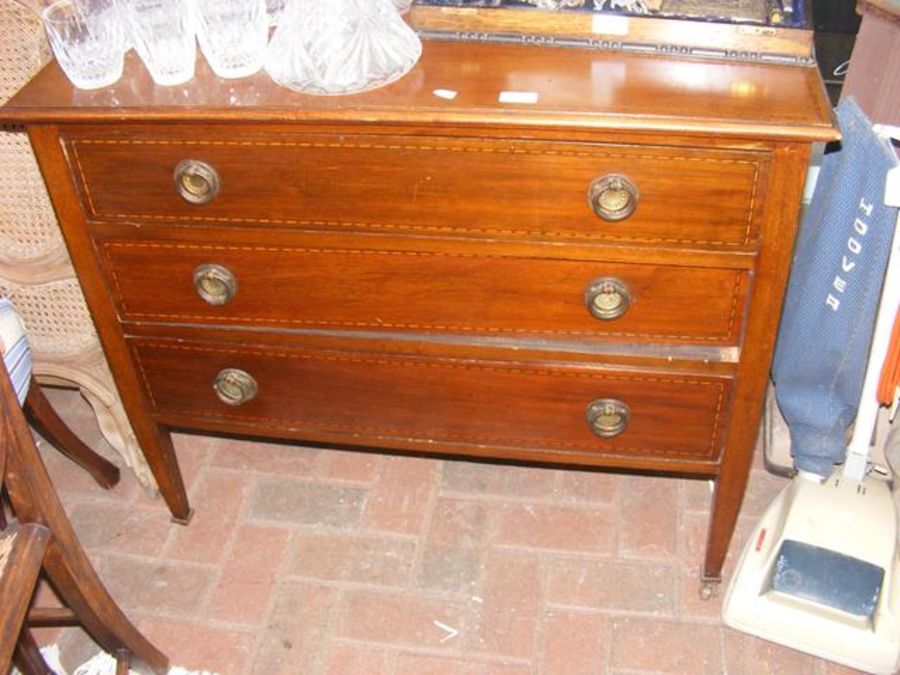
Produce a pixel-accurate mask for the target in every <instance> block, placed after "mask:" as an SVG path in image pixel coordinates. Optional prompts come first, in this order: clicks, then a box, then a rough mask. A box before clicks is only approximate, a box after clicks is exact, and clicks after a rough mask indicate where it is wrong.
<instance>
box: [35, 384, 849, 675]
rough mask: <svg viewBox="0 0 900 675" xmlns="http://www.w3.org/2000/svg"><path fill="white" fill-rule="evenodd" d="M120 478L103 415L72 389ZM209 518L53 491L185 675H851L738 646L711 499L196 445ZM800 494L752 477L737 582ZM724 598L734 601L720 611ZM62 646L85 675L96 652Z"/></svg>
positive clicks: (83, 482) (88, 433)
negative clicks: (759, 536) (713, 553)
mask: <svg viewBox="0 0 900 675" xmlns="http://www.w3.org/2000/svg"><path fill="white" fill-rule="evenodd" d="M51 397H52V400H53V402H54V405H55V406H56V407H57V409H58V410H59V412H60V414H61V415H62V416H63V417H64V418H66V419H67V420H68V421H69V423H70V424H71V425H72V427H73V428H75V429H76V430H77V431H78V433H79V434H80V435H81V436H82V437H83V438H84V439H85V440H86V441H88V442H89V443H91V444H92V445H93V446H94V447H97V448H98V449H100V450H101V451H102V452H103V453H104V454H106V455H107V456H109V457H110V458H111V459H113V460H114V461H116V462H117V463H121V462H120V460H119V458H118V456H117V455H115V453H114V452H113V451H111V450H110V449H109V447H108V446H106V444H105V443H104V442H103V441H102V439H101V437H100V435H99V431H98V430H97V428H96V423H95V422H94V419H93V417H92V415H91V414H90V410H89V408H88V407H87V405H86V404H85V403H84V402H83V401H82V400H81V398H80V397H79V396H78V395H77V394H76V393H74V392H70V391H65V390H54V391H52V392H51ZM175 447H176V450H177V453H178V458H179V461H180V463H181V466H182V470H183V472H184V476H185V481H186V483H187V488H188V491H189V495H190V497H191V502H192V505H193V507H194V509H195V510H196V515H195V517H194V519H193V521H192V522H191V523H190V525H189V526H188V527H181V526H177V525H173V524H171V523H170V522H169V518H168V513H167V511H166V509H165V507H164V506H163V504H162V501H161V500H160V499H158V498H154V496H153V495H149V494H147V493H145V491H144V490H143V489H142V488H141V487H140V486H139V485H138V484H137V482H136V481H135V479H134V477H133V475H132V474H131V473H130V472H129V471H128V470H123V479H122V482H121V484H120V485H119V486H117V487H116V488H115V489H113V490H111V491H108V492H107V491H104V490H101V489H99V488H98V487H96V486H95V485H94V483H93V482H92V481H91V480H90V479H89V478H88V477H87V476H86V475H85V474H84V473H82V472H81V471H80V470H79V469H77V468H76V467H75V466H74V465H72V464H71V463H69V462H68V461H67V460H65V459H64V458H63V457H62V456H61V455H59V454H58V453H56V452H53V451H50V450H48V449H46V448H43V454H44V457H45V459H46V462H47V465H48V468H49V470H50V474H51V476H52V478H53V480H54V482H55V484H56V485H57V489H58V491H59V493H60V496H61V498H62V500H63V503H64V504H65V506H66V508H67V510H68V511H69V513H70V515H71V518H72V521H73V523H74V525H75V528H76V530H77V532H78V534H79V535H80V536H81V539H82V542H83V543H84V545H85V547H86V548H87V550H88V553H89V555H90V556H91V558H92V560H93V561H94V563H95V565H96V566H97V569H98V571H99V573H100V575H101V577H102V579H103V580H104V582H105V583H106V584H107V586H108V588H109V589H110V591H111V592H112V593H113V595H114V596H115V597H116V598H117V600H118V601H119V603H120V604H121V605H122V606H123V607H124V608H125V610H126V611H127V613H128V614H129V616H131V617H132V619H133V620H134V621H135V622H136V623H137V624H138V626H139V627H140V628H141V629H143V630H144V631H145V632H146V633H147V635H148V636H149V637H150V638H151V639H152V640H153V641H154V642H155V643H156V644H157V645H158V646H159V647H160V648H161V649H163V650H164V651H165V652H166V653H168V654H169V656H170V658H171V660H172V663H173V664H177V665H181V666H185V667H188V668H192V669H207V670H210V671H214V672H217V673H219V674H220V675H230V674H243V673H254V674H259V675H274V674H277V673H286V674H303V675H306V674H311V675H318V674H323V675H324V674H328V675H332V674H349V675H355V674H357V673H358V674H360V675H380V674H384V675H443V674H447V675H526V674H546V675H557V674H558V675H580V674H582V673H584V674H587V673H597V674H599V673H617V674H620V675H626V674H637V673H684V674H686V675H702V674H703V673H731V674H734V675H741V674H747V675H757V674H761V673H785V674H789V675H802V674H804V673H810V674H815V675H838V674H846V673H849V672H850V671H848V670H847V669H844V668H840V667H838V666H834V665H832V664H828V663H826V662H824V661H820V660H817V659H813V658H811V657H809V656H806V655H803V654H800V653H797V652H794V651H791V650H788V649H784V648H781V647H778V646H776V645H773V644H770V643H767V642H762V641H759V640H755V639H752V638H750V637H749V636H746V635H743V634H741V633H737V632H734V631H732V630H730V629H728V628H725V627H724V626H723V624H722V622H721V620H720V618H719V612H720V608H721V598H720V597H719V598H715V599H713V600H711V601H708V602H704V601H701V600H700V599H699V597H698V589H699V581H698V578H699V577H698V575H699V569H700V561H701V557H702V551H703V545H704V538H705V533H706V524H707V513H708V502H709V496H710V485H709V483H708V482H707V481H700V480H686V479H667V478H654V477H637V476H633V475H625V474H616V473H599V472H584V471H561V470H555V469H546V468H525V467H520V466H511V465H498V464H477V463H470V462H462V461H449V460H448V461H442V460H436V459H420V458H411V457H403V456H392V455H382V454H376V453H361V452H360V453H357V452H346V451H336V450H326V449H309V448H304V447H301V446H298V445H291V444H276V443H262V442H256V441H247V440H234V439H225V438H217V437H209V436H200V435H187V434H178V435H176V436H175ZM783 484H784V481H783V479H780V478H776V477H773V476H771V475H769V474H767V473H765V472H764V471H763V470H762V469H761V468H760V467H756V468H754V470H753V474H752V477H751V481H750V491H749V493H748V496H747V499H746V502H745V508H744V510H743V512H742V515H741V520H740V524H739V528H738V532H737V535H736V541H735V543H734V544H733V545H732V547H731V551H730V553H729V559H728V565H727V573H728V574H730V572H731V568H732V565H733V564H734V562H735V558H736V557H737V554H738V552H739V550H740V546H741V545H742V542H743V539H744V537H745V534H746V532H747V531H748V529H749V528H750V527H752V524H753V522H754V520H755V518H756V517H757V516H758V515H760V513H761V512H762V510H763V509H764V508H765V506H766V505H767V504H768V503H769V501H770V500H771V499H772V498H773V497H774V495H775V494H776V493H777V492H778V490H779V489H780V488H781V486H782V485H783ZM720 596H721V594H720ZM40 639H41V640H42V641H44V642H47V641H52V640H56V641H57V642H58V643H59V644H60V646H61V647H62V650H63V662H64V665H66V666H67V667H69V668H72V667H73V666H74V665H77V664H78V663H81V662H82V661H84V660H86V659H87V658H88V657H89V656H91V655H93V653H95V652H96V647H95V646H94V645H93V644H92V643H91V642H90V641H89V640H88V639H87V638H86V637H85V636H84V634H83V633H82V632H81V631H79V630H76V629H71V630H66V631H64V632H62V633H57V632H54V631H49V630H44V631H41V632H40Z"/></svg>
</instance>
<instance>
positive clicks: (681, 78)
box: [2, 43, 834, 580]
mask: <svg viewBox="0 0 900 675" xmlns="http://www.w3.org/2000/svg"><path fill="white" fill-rule="evenodd" d="M509 91H515V92H519V93H522V92H528V96H525V97H513V99H514V100H529V101H533V103H513V104H509V103H501V102H499V101H500V100H501V99H500V94H501V92H509ZM447 92H455V96H449V95H448V94H447ZM2 117H3V118H4V119H7V120H11V121H16V122H19V123H24V124H25V125H26V126H27V128H28V132H29V134H30V137H31V140H32V143H33V145H34V147H35V149H36V152H37V155H38V157H39V161H40V163H41V167H42V170H43V173H44V177H45V179H46V181H47V183H48V186H49V189H50V192H51V195H52V198H53V201H54V205H55V207H56V210H57V212H58V214H59V216H60V220H61V222H62V227H63V230H64V233H65V236H66V239H67V243H68V245H69V248H70V251H71V253H72V258H73V260H74V262H75V266H76V268H77V270H78V273H79V277H80V279H81V282H82V285H83V287H84V290H85V294H86V297H87V299H88V301H89V304H90V308H91V311H92V313H93V316H94V319H95V321H96V323H97V327H98V330H99V333H100V335H101V338H102V340H103V344H104V347H105V349H106V351H107V354H108V356H109V359H110V363H111V364H112V367H113V371H114V374H115V377H116V380H117V382H118V384H119V387H120V388H121V391H122V396H123V400H124V401H125V402H126V405H127V407H128V412H129V415H130V417H131V420H132V423H133V425H134V428H135V432H136V433H137V434H138V438H139V440H140V441H141V444H142V446H143V448H144V451H145V453H146V455H147V458H148V460H149V463H150V465H151V467H152V468H153V470H154V473H155V476H156V478H157V481H158V483H159V485H160V488H161V490H162V494H163V496H164V498H165V499H166V502H167V504H168V505H169V507H170V509H171V511H172V513H173V515H174V516H175V517H176V518H178V519H183V520H184V519H187V518H188V517H189V514H190V508H189V505H188V501H187V498H186V495H185V492H184V487H183V485H182V482H181V477H180V473H179V470H178V464H177V461H176V458H175V455H174V452H173V450H172V446H171V442H170V440H169V436H168V430H169V429H170V428H174V427H184V428H190V429H199V430H209V431H217V432H224V433H241V434H255V435H263V436H275V437H282V438H294V439H299V440H305V441H313V442H320V443H340V444H342V445H356V446H364V447H375V448H382V449H387V450H391V451H397V452H402V451H417V452H422V451H425V452H430V453H437V454H445V455H451V456H479V457H487V458H503V459H513V460H520V461H527V462H538V463H547V464H556V465H560V464H562V465H569V466H573V467H575V466H594V467H617V468H625V469H633V470H640V471H653V472H669V473H679V474H684V473H689V474H695V475H701V476H708V477H710V478H713V479H715V481H716V486H717V487H716V491H715V494H714V497H713V510H712V516H711V520H710V529H709V540H708V546H707V553H706V565H705V569H704V576H705V578H706V579H707V580H716V579H718V578H719V576H720V573H721V568H722V562H723V559H724V556H725V552H726V550H727V547H728V543H729V540H730V538H731V533H732V531H733V528H734V523H735V520H736V518H737V514H738V510H739V507H740V502H741V499H742V496H743V491H744V487H745V484H746V478H747V472H748V470H749V465H750V461H751V456H752V452H753V446H754V441H755V438H756V433H757V424H758V420H759V416H760V410H761V402H762V398H763V393H764V390H765V385H766V380H767V372H768V366H769V360H770V358H771V353H772V348H773V343H774V337H775V333H776V327H777V322H778V317H779V312H780V307H781V298H782V293H783V290H784V285H785V280H786V278H787V273H788V268H789V264H790V259H791V249H792V244H793V238H794V234H795V224H796V218H797V212H798V206H799V201H800V194H801V191H802V183H803V177H804V175H805V169H806V162H807V159H808V154H809V145H810V143H811V142H813V141H816V140H825V139H830V138H833V137H834V130H833V128H832V126H831V118H830V111H829V108H828V104H827V102H826V99H825V97H824V95H823V92H822V87H821V83H820V81H819V79H818V76H817V73H816V71H815V69H814V68H805V67H786V66H781V67H772V66H764V65H760V64H738V63H713V62H701V61H677V60H674V59H668V58H658V57H645V56H638V55H624V54H612V53H603V52H594V51H583V50H565V49H549V48H540V47H525V46H512V45H479V44H464V43H428V44H426V48H425V53H424V56H423V59H422V62H421V63H420V64H419V65H418V66H417V68H416V69H415V70H414V71H413V72H412V73H410V74H409V76H407V77H406V78H404V79H403V80H401V81H400V82H398V83H395V84H394V85H392V86H390V87H387V88H385V89H381V90H376V91H373V92H370V93H368V94H364V95H358V96H351V97H341V98H314V97H305V96H300V95H297V94H293V93H291V92H288V91H284V90H280V89H278V88H276V87H274V86H273V85H272V84H271V83H270V82H269V81H268V80H267V79H266V77H265V76H264V75H259V76H256V77H254V78H250V79H248V80H244V81H239V82H233V83H226V82H224V81H221V80H217V79H215V78H214V77H212V76H211V75H210V74H209V73H207V72H206V71H205V69H204V67H203V65H202V64H200V66H199V74H198V77H197V79H196V80H195V81H194V82H192V83H191V84H189V85H188V86H187V87H186V88H185V89H183V90H168V89H163V88H158V87H154V86H153V85H152V84H151V82H150V80H149V78H148V77H147V76H146V74H145V73H144V72H143V70H142V69H141V67H140V66H139V65H138V64H136V63H129V64H128V67H127V68H126V75H125V77H124V78H123V80H122V81H121V82H120V83H119V84H117V85H116V86H115V87H113V88H112V89H110V90H103V91H100V92H77V91H73V90H72V89H71V87H70V86H69V85H68V84H67V83H66V82H65V81H64V79H63V77H62V76H61V74H60V71H59V70H58V69H57V68H56V67H55V66H54V65H51V66H50V67H49V68H48V69H46V70H45V71H44V72H43V73H41V74H40V75H39V76H38V77H37V78H35V80H33V81H32V83H31V84H30V85H29V86H28V87H26V88H25V89H24V90H23V91H22V92H21V93H20V94H19V95H18V96H17V97H16V98H15V99H14V100H13V101H12V102H11V103H10V104H9V105H8V106H7V107H6V109H5V110H4V111H3V114H2Z"/></svg>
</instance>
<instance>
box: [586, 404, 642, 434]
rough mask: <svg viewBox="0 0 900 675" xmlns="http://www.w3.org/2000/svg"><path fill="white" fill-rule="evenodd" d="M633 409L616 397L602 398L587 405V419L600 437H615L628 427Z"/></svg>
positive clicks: (592, 429)
mask: <svg viewBox="0 0 900 675" xmlns="http://www.w3.org/2000/svg"><path fill="white" fill-rule="evenodd" d="M630 414H631V411H630V409H629V408H628V406H627V405H625V404H624V403H622V401H619V400H618V399H614V398H600V399H597V400H596V401H593V402H591V403H590V404H589V405H588V407H587V421H588V426H590V428H591V431H592V432H594V434H596V435H597V436H599V437H600V438H615V437H616V436H618V435H619V434H622V433H623V432H624V431H625V430H626V429H627V428H628V421H629V417H630Z"/></svg>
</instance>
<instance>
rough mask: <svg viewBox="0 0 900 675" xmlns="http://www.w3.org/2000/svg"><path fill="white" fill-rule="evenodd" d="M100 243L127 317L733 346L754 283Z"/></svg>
mask: <svg viewBox="0 0 900 675" xmlns="http://www.w3.org/2000/svg"><path fill="white" fill-rule="evenodd" d="M99 248H100V251H101V253H102V257H103V259H104V261H105V265H106V267H107V270H108V272H109V274H110V275H111V277H112V281H113V284H112V286H113V288H114V289H115V293H116V297H117V301H118V304H119V309H120V315H121V316H122V318H123V319H124V320H126V321H135V322H146V321H151V322H157V321H161V322H177V323H215V324H231V325H241V326H261V327H262V326H265V327H274V328H297V329H302V328H310V329H347V330H373V331H410V332H420V333H421V332H433V333H438V332H439V333H444V334H446V333H455V334H461V335H507V336H521V337H526V336H529V335H530V336H534V337H537V338H543V339H560V340H565V339H577V340H584V339H608V340H616V339H618V340H622V341H632V342H633V341H655V340H666V341H670V342H694V343H698V344H716V345H719V344H721V345H735V344H737V341H738V339H739V336H740V330H741V318H742V315H743V311H744V306H745V304H746V302H745V299H746V294H747V286H748V283H747V273H746V271H742V270H733V269H707V268H689V267H677V266H662V265H638V264H622V263H615V264H614V263H600V262H592V261H573V260H546V259H522V258H515V257H505V256H500V255H488V254H474V253H473V254H468V253H466V254H454V253H448V252H429V251H396V250H381V249H335V248H322V247H309V248H286V247H276V246H269V247H267V246H249V245H248V246H239V245H212V244H209V245H206V244H189V243H178V242H171V243H166V242H162V241H156V242H148V241H139V242H137V241H107V242H102V243H101V244H100V245H99ZM209 275H213V276H215V277H216V278H214V279H212V281H211V283H212V284H213V285H216V284H218V286H215V287H214V288H212V292H213V295H212V296H210V293H209V289H208V288H207V287H208V286H209V282H208V281H207V277H208V276H209ZM223 275H224V278H223ZM224 284H229V286H228V287H227V288H226V287H225V286H224ZM219 302H221V303H222V304H216V303H219ZM591 310H593V313H592V311H591Z"/></svg>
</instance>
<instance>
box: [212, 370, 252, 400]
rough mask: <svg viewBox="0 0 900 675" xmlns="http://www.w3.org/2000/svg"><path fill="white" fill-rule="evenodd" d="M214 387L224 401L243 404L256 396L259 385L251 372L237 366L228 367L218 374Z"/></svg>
mask: <svg viewBox="0 0 900 675" xmlns="http://www.w3.org/2000/svg"><path fill="white" fill-rule="evenodd" d="M213 389H214V390H215V392H216V396H218V397H219V400H220V401H222V403H226V404H228V405H241V404H242V403H246V402H247V401H250V400H252V399H254V398H255V397H256V394H257V392H258V391H259V385H257V384H256V380H254V379H253V376H252V375H250V373H247V372H245V371H243V370H239V369H237V368H226V369H225V370H222V371H219V374H218V375H216V380H215V382H214V383H213Z"/></svg>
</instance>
